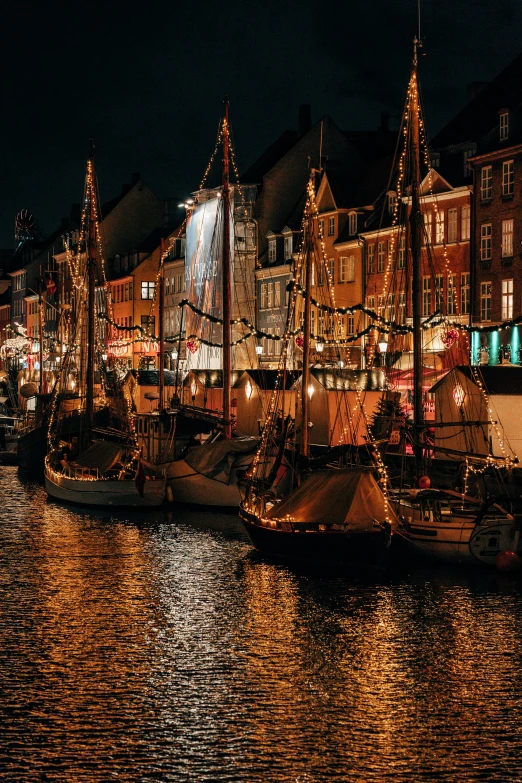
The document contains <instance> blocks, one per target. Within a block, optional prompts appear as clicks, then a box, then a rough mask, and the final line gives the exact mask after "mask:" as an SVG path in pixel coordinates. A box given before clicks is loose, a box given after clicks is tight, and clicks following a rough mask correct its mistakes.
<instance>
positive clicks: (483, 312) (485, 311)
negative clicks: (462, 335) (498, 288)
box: [480, 282, 491, 321]
mask: <svg viewBox="0 0 522 783" xmlns="http://www.w3.org/2000/svg"><path fill="white" fill-rule="evenodd" d="M480 318H481V320H482V321H491V283H490V282H487V283H481V284H480Z"/></svg>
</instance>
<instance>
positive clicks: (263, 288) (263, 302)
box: [260, 283, 268, 310]
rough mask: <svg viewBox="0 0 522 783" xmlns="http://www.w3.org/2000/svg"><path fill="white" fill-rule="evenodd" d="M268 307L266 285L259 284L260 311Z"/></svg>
mask: <svg viewBox="0 0 522 783" xmlns="http://www.w3.org/2000/svg"><path fill="white" fill-rule="evenodd" d="M267 307H268V284H267V283H261V296H260V309H261V310H266V308H267Z"/></svg>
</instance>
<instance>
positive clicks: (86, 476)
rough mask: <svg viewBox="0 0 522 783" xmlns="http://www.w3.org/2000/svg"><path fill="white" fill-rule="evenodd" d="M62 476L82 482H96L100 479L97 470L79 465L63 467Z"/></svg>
mask: <svg viewBox="0 0 522 783" xmlns="http://www.w3.org/2000/svg"><path fill="white" fill-rule="evenodd" d="M62 468H63V475H64V476H66V477H67V478H71V479H83V480H84V481H98V480H99V479H101V478H102V476H101V473H100V471H99V470H98V468H84V467H83V466H81V465H64V466H62Z"/></svg>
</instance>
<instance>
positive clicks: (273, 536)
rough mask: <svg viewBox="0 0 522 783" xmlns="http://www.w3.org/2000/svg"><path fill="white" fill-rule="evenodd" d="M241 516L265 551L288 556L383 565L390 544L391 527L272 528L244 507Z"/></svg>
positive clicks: (324, 561)
mask: <svg viewBox="0 0 522 783" xmlns="http://www.w3.org/2000/svg"><path fill="white" fill-rule="evenodd" d="M239 516H240V518H241V520H242V522H243V525H244V526H245V530H246V531H247V533H248V535H249V537H250V540H251V541H252V543H253V545H254V546H255V547H256V549H259V551H260V552H263V553H264V554H269V555H272V556H274V557H278V558H282V559H285V560H298V561H305V562H310V563H318V564H339V565H352V566H359V567H360V566H377V565H381V564H382V563H383V562H384V561H385V559H386V557H387V555H388V551H389V548H390V539H391V536H390V531H389V530H388V529H376V530H375V531H372V532H352V531H338V530H336V531H324V532H322V531H313V532H312V531H304V530H302V531H297V530H281V529H274V528H269V527H267V526H266V525H263V524H261V523H260V522H259V520H258V518H257V517H256V516H255V515H254V514H251V513H249V512H247V511H245V510H244V509H241V510H240V513H239Z"/></svg>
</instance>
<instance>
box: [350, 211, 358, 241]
mask: <svg viewBox="0 0 522 783" xmlns="http://www.w3.org/2000/svg"><path fill="white" fill-rule="evenodd" d="M348 233H349V234H350V236H351V237H353V235H354V234H356V233H357V213H356V212H350V214H349V215H348Z"/></svg>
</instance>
